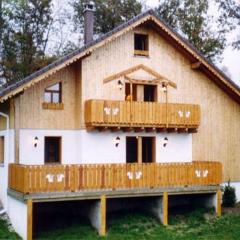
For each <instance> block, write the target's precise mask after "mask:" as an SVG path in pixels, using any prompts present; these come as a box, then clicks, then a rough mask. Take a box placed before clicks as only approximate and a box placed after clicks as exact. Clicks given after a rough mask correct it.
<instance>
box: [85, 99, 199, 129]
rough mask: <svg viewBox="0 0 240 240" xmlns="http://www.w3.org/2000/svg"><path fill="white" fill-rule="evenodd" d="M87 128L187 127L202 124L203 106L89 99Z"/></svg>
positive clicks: (86, 104)
mask: <svg viewBox="0 0 240 240" xmlns="http://www.w3.org/2000/svg"><path fill="white" fill-rule="evenodd" d="M85 123H86V126H87V127H88V128H96V127H110V128H111V127H131V128H187V129H196V128H197V127H198V126H199V124H200V106H199V105H193V104H175V103H168V104H165V103H157V102H134V101H133V102H131V101H109V100H106V101H105V100H88V101H86V102H85Z"/></svg>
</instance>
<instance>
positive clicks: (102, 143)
mask: <svg viewBox="0 0 240 240" xmlns="http://www.w3.org/2000/svg"><path fill="white" fill-rule="evenodd" d="M117 136H118V137H120V144H119V146H118V147H115V144H114V139H116V137H117ZM126 136H149V137H150V136H152V137H154V136H156V161H157V162H191V161H192V135H191V134H178V133H158V134H154V133H134V132H131V133H123V132H116V133H111V132H104V133H102V132H100V133H99V132H91V133H88V132H86V131H81V149H82V151H81V160H82V162H83V163H125V162H126ZM165 137H167V138H168V144H167V146H166V147H163V144H162V140H163V139H164V138H165Z"/></svg>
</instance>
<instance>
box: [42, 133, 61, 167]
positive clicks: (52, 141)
mask: <svg viewBox="0 0 240 240" xmlns="http://www.w3.org/2000/svg"><path fill="white" fill-rule="evenodd" d="M61 140H62V139H61V137H45V144H44V145H45V146H44V147H45V156H44V158H45V159H44V162H45V163H61Z"/></svg>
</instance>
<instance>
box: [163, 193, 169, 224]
mask: <svg viewBox="0 0 240 240" xmlns="http://www.w3.org/2000/svg"><path fill="white" fill-rule="evenodd" d="M163 225H164V226H167V225H168V193H167V192H164V193H163Z"/></svg>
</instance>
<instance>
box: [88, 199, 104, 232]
mask: <svg viewBox="0 0 240 240" xmlns="http://www.w3.org/2000/svg"><path fill="white" fill-rule="evenodd" d="M100 207H101V204H100V200H97V201H95V202H94V203H92V204H91V207H90V209H89V212H88V218H89V220H90V223H91V225H92V226H93V227H94V228H95V229H96V230H97V231H98V232H99V231H100V228H101V213H100Z"/></svg>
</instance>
